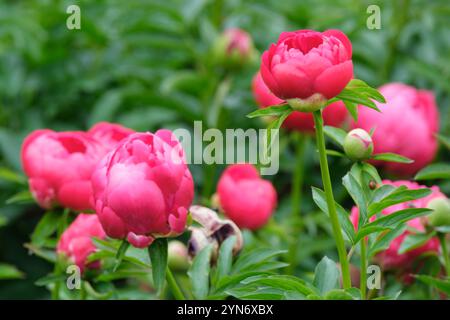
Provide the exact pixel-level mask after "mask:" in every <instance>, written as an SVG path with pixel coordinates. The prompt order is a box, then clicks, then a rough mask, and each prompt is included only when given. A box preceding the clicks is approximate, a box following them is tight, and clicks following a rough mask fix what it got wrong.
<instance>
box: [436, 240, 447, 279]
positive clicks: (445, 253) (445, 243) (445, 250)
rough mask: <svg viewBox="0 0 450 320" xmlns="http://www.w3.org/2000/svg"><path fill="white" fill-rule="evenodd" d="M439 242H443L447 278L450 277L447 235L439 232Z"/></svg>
mask: <svg viewBox="0 0 450 320" xmlns="http://www.w3.org/2000/svg"><path fill="white" fill-rule="evenodd" d="M438 237H439V241H440V242H441V248H442V255H443V258H444V266H445V273H446V276H447V277H450V257H449V255H448V248H447V241H446V239H445V233H442V232H439V234H438Z"/></svg>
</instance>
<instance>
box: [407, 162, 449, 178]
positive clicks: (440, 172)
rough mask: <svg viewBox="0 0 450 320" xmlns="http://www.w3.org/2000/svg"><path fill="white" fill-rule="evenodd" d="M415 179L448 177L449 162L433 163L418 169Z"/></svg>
mask: <svg viewBox="0 0 450 320" xmlns="http://www.w3.org/2000/svg"><path fill="white" fill-rule="evenodd" d="M414 179H415V180H434V179H450V164H448V163H434V164H430V165H429V166H427V167H425V168H423V169H422V170H420V171H419V172H418V173H417V174H416V176H415V177H414Z"/></svg>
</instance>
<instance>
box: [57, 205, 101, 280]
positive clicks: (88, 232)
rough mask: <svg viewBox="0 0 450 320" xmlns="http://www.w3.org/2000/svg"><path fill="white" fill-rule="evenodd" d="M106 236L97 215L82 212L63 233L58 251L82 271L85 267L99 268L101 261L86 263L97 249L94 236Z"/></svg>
mask: <svg viewBox="0 0 450 320" xmlns="http://www.w3.org/2000/svg"><path fill="white" fill-rule="evenodd" d="M105 236H106V235H105V232H104V231H103V229H102V226H101V224H100V222H99V221H98V217H97V215H95V214H85V213H81V214H79V215H78V216H77V217H76V219H75V220H74V221H73V222H72V224H71V225H70V226H69V227H68V228H67V229H66V230H65V231H64V232H63V234H62V235H61V238H60V239H59V241H58V244H57V246H56V251H57V253H59V254H64V255H65V256H67V257H68V258H69V259H70V260H71V262H73V263H75V264H76V265H77V266H78V267H79V268H80V269H81V271H83V270H84V268H85V267H88V268H98V267H99V266H100V264H99V262H94V263H90V264H86V260H87V258H88V256H89V255H90V254H91V253H93V252H94V251H95V249H96V248H95V245H94V244H93V243H92V237H96V238H100V239H104V238H105Z"/></svg>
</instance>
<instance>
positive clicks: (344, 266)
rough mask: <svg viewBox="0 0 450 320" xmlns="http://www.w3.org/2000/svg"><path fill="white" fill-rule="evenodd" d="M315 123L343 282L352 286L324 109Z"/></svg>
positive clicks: (323, 178)
mask: <svg viewBox="0 0 450 320" xmlns="http://www.w3.org/2000/svg"><path fill="white" fill-rule="evenodd" d="M313 115H314V123H315V126H316V143H317V149H318V151H319V156H320V171H321V174H322V183H323V188H324V192H325V196H326V201H327V207H328V214H329V216H330V221H331V226H332V228H333V234H334V240H335V242H336V247H337V251H338V255H339V262H340V264H341V270H342V284H343V287H344V289H348V288H350V287H351V280H350V268H349V263H348V260H347V252H346V249H345V243H344V238H343V236H342V231H341V225H340V223H339V218H338V215H337V211H336V203H335V201H334V196H333V188H332V185H331V178H330V171H329V169H328V160H327V154H326V148H325V137H324V134H323V117H322V111H321V110H318V111H314V112H313Z"/></svg>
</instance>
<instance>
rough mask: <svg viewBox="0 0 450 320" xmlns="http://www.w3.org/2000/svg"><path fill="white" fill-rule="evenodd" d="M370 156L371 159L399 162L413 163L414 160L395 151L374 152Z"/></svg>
mask: <svg viewBox="0 0 450 320" xmlns="http://www.w3.org/2000/svg"><path fill="white" fill-rule="evenodd" d="M371 158H372V159H373V160H381V161H389V162H399V163H413V162H414V160H411V159H409V158H407V157H404V156H401V155H399V154H396V153H390V152H387V153H378V154H374V155H373V156H372V157H371Z"/></svg>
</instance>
